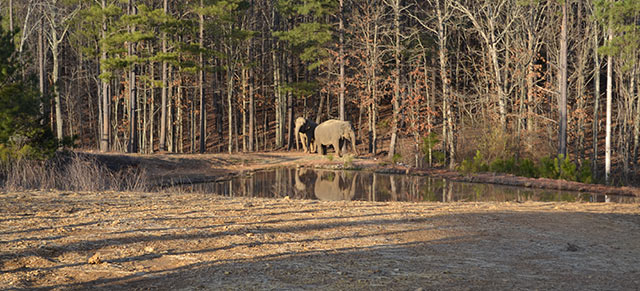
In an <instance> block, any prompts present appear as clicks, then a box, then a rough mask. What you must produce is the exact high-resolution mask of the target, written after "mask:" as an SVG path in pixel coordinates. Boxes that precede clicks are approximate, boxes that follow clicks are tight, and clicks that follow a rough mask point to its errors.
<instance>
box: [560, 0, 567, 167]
mask: <svg viewBox="0 0 640 291" xmlns="http://www.w3.org/2000/svg"><path fill="white" fill-rule="evenodd" d="M567 1H568V0H564V1H563V2H562V25H561V31H560V64H559V66H558V87H559V91H560V96H558V113H559V115H560V116H559V123H558V154H559V155H562V156H564V157H566V156H567Z"/></svg>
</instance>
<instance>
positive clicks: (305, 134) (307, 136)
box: [293, 117, 318, 153]
mask: <svg viewBox="0 0 640 291" xmlns="http://www.w3.org/2000/svg"><path fill="white" fill-rule="evenodd" d="M295 125H296V127H295V130H294V133H293V134H294V135H295V137H296V146H297V144H298V138H300V142H302V148H303V149H304V152H305V153H309V152H311V153H315V152H316V146H315V142H314V136H315V130H316V127H317V126H318V124H317V123H315V122H313V121H312V120H308V119H306V118H304V117H298V118H296V122H295Z"/></svg>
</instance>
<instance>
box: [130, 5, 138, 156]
mask: <svg viewBox="0 0 640 291" xmlns="http://www.w3.org/2000/svg"><path fill="white" fill-rule="evenodd" d="M135 14H136V7H135V3H134V0H129V15H135ZM135 31H136V27H135V25H131V27H130V32H131V33H134V32H135ZM128 45H129V48H128V51H129V57H134V56H135V53H136V52H135V47H134V44H133V42H131V41H130V42H129V43H128ZM136 69H137V68H136V65H135V63H134V64H132V65H131V67H130V68H129V149H128V152H129V153H136V152H138V116H137V115H138V108H137V103H138V102H137V98H138V90H137V88H136V86H137V85H136V74H137V73H136Z"/></svg>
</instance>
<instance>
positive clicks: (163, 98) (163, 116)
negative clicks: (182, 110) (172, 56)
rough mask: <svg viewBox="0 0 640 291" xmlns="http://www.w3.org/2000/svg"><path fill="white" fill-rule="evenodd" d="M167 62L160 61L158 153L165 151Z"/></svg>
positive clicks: (164, 42) (164, 44)
mask: <svg viewBox="0 0 640 291" xmlns="http://www.w3.org/2000/svg"><path fill="white" fill-rule="evenodd" d="M168 2H169V1H168V0H164V6H163V7H164V14H168V13H169V4H168ZM162 53H163V54H165V55H166V53H167V33H166V32H162ZM167 71H168V68H167V61H166V60H163V61H162V88H161V93H160V94H161V96H160V98H161V101H160V140H159V141H158V149H159V150H160V151H164V150H166V148H167V147H166V140H167V90H168V88H167V87H168V84H167V74H168V72H167Z"/></svg>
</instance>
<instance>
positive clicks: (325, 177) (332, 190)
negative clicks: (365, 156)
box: [314, 171, 358, 201]
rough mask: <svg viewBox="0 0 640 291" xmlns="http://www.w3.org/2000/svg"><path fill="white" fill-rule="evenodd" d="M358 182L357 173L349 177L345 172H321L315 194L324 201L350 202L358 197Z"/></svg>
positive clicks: (315, 186) (316, 183)
mask: <svg viewBox="0 0 640 291" xmlns="http://www.w3.org/2000/svg"><path fill="white" fill-rule="evenodd" d="M357 180H358V174H357V173H355V174H354V175H353V176H352V177H349V175H347V174H345V173H343V172H324V171H320V172H318V179H317V180H316V182H315V185H314V194H315V196H316V198H318V199H319V200H324V201H341V200H347V201H350V200H353V198H354V197H355V196H356V181H357Z"/></svg>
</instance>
